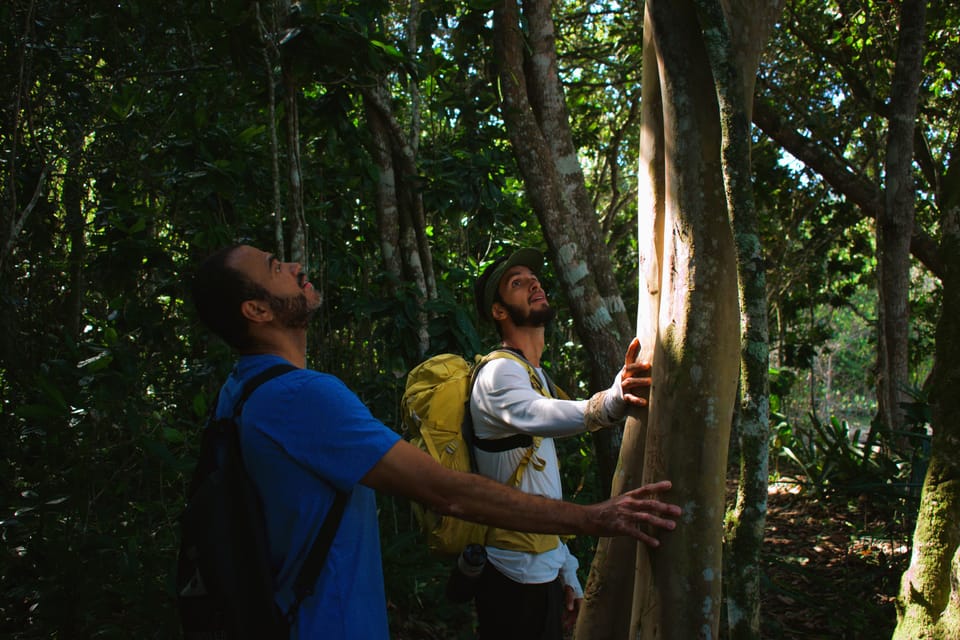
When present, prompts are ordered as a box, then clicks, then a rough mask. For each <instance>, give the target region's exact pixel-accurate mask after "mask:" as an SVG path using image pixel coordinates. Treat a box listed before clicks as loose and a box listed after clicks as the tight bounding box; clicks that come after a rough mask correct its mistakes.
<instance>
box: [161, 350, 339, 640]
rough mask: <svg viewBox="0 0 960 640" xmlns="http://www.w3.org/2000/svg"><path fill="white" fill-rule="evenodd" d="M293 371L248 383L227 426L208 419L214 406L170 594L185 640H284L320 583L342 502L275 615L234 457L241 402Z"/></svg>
mask: <svg viewBox="0 0 960 640" xmlns="http://www.w3.org/2000/svg"><path fill="white" fill-rule="evenodd" d="M295 368H296V367H294V366H293V365H289V364H281V365H276V366H273V367H271V368H269V369H267V370H266V371H263V372H262V373H260V374H259V375H257V376H254V377H253V378H251V379H250V380H249V381H248V382H247V383H246V385H244V388H243V393H242V394H241V396H240V400H239V401H238V402H237V405H236V406H235V407H234V410H233V414H232V416H231V417H230V418H223V419H216V418H214V413H213V412H215V411H216V403H215V404H214V407H213V412H211V414H210V417H209V418H208V420H207V426H206V428H204V430H203V439H202V441H201V445H200V457H199V459H198V461H197V467H196V470H195V471H194V476H193V481H192V482H191V484H190V493H189V496H188V500H187V506H186V508H185V509H184V511H183V514H182V515H181V517H180V551H179V554H178V557H177V578H176V587H177V606H178V609H179V612H180V622H181V627H182V629H183V637H184V638H185V639H186V640H214V639H216V640H228V639H229V640H241V639H245V638H250V639H254V638H256V639H258V640H272V639H277V640H281V639H283V640H286V638H288V637H289V635H290V631H289V621H291V620H293V617H294V615H295V614H296V611H297V607H298V606H299V605H300V602H301V601H302V600H303V599H304V598H305V597H307V596H309V595H310V594H311V593H312V591H313V586H314V583H315V582H316V579H317V577H318V576H319V575H320V570H321V568H322V567H323V563H324V560H325V559H326V555H327V551H328V550H329V548H330V543H331V542H332V541H333V537H334V535H335V534H336V531H337V527H339V525H340V516H341V515H343V509H344V507H345V505H346V500H347V494H345V493H344V492H342V491H337V492H336V498H335V499H334V502H333V505H332V506H331V508H330V511H329V512H328V513H327V516H326V518H325V519H324V522H323V525H322V526H321V528H320V532H319V533H318V534H317V539H316V541H315V542H314V544H313V547H312V548H311V549H310V553H309V554H308V555H307V559H306V560H305V561H304V563H303V567H302V568H301V569H300V573H299V574H298V575H297V579H296V580H295V582H294V596H295V598H294V603H293V606H292V607H291V608H290V610H289V611H286V612H284V611H280V609H279V607H277V606H276V604H275V603H274V599H273V597H274V594H275V586H274V578H273V574H272V572H271V570H270V563H269V555H268V549H267V537H266V524H265V521H264V516H263V507H262V505H261V504H260V499H259V497H258V494H257V491H256V488H255V487H254V486H253V483H252V481H251V480H250V477H249V476H248V475H247V472H246V469H244V466H243V459H242V458H241V455H240V436H239V433H238V419H239V417H240V413H241V412H242V411H243V404H244V402H246V400H247V398H249V397H250V394H252V393H253V392H254V390H255V389H256V388H257V387H259V386H260V385H261V384H263V383H264V382H266V381H267V380H270V379H271V378H275V377H277V376H279V375H282V374H284V373H286V372H288V371H291V370H293V369H295Z"/></svg>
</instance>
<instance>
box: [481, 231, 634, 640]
mask: <svg viewBox="0 0 960 640" xmlns="http://www.w3.org/2000/svg"><path fill="white" fill-rule="evenodd" d="M542 269H543V255H542V254H541V253H540V252H539V251H537V250H535V249H520V250H518V251H515V252H514V253H512V254H510V255H509V256H505V257H503V258H501V259H500V260H498V261H495V262H494V263H492V264H491V265H490V266H489V267H487V268H486V269H485V270H484V272H483V273H482V274H481V276H480V277H479V278H478V279H477V281H476V283H475V285H474V298H475V301H476V305H477V313H478V314H479V316H480V318H481V319H485V320H488V321H492V322H493V323H494V324H495V325H496V328H497V332H498V333H499V335H500V339H501V346H500V349H501V351H503V350H505V351H507V352H508V353H509V354H512V356H514V357H498V358H496V359H492V360H490V361H489V362H487V363H486V364H484V365H483V366H482V367H481V368H480V369H479V371H478V372H477V373H476V375H475V376H474V380H473V388H472V391H471V396H470V415H471V418H472V426H473V437H472V440H473V442H472V444H473V445H474V448H475V456H476V462H477V468H478V470H479V472H480V473H481V474H483V475H486V476H488V477H490V478H493V479H494V480H497V481H499V482H502V483H504V484H510V485H513V486H517V487H518V488H519V489H520V490H521V491H523V492H525V493H529V494H532V495H541V496H547V497H550V498H554V499H562V497H563V491H562V488H561V485H560V471H559V467H558V463H557V452H556V448H555V446H554V441H553V439H554V438H557V437H563V436H571V435H575V434H578V433H582V432H584V431H588V430H589V431H592V430H596V429H602V428H606V427H611V426H614V425H616V424H619V423H620V422H621V421H622V420H623V418H624V417H625V415H626V411H627V407H628V405H636V406H643V405H645V404H646V398H645V397H643V395H646V394H648V393H649V387H650V377H649V375H650V374H649V372H650V366H649V364H646V363H635V362H634V361H635V360H636V359H637V355H638V352H639V342H638V341H637V340H636V339H634V340H633V342H632V343H631V344H630V346H629V347H628V348H627V353H626V357H625V365H624V369H623V370H621V372H620V373H618V374H617V377H616V379H615V380H614V382H613V384H612V385H611V386H610V388H609V389H608V390H606V391H602V392H600V393H597V394H595V395H594V396H593V397H591V398H590V399H588V400H570V399H569V398H568V397H567V396H566V394H564V393H563V392H562V391H560V390H559V389H557V388H556V387H555V386H554V385H553V384H552V383H551V382H550V380H549V378H548V377H547V375H546V373H545V372H544V370H543V369H542V368H541V366H540V357H541V355H542V354H543V349H544V339H545V338H544V336H545V330H546V327H547V325H548V324H549V323H550V322H551V321H552V320H553V318H554V316H555V315H556V310H555V309H554V308H552V307H551V306H550V302H549V301H548V299H547V294H546V292H545V291H544V289H543V286H542V285H541V282H540V279H539V276H538V274H539V273H540V271H541V270H542ZM639 394H643V395H639ZM485 547H486V551H487V559H488V561H487V564H486V566H485V568H484V571H483V573H482V574H481V576H480V580H479V584H478V587H477V590H476V593H475V602H476V607H477V620H478V624H479V632H480V633H479V637H480V639H481V640H513V639H516V640H531V639H536V640H562V638H563V637H564V632H565V630H569V629H570V628H572V626H573V624H574V622H575V621H576V616H577V613H578V611H579V607H580V603H581V601H582V599H583V589H582V587H581V585H580V582H579V580H578V579H577V567H578V562H577V559H576V557H574V556H573V554H571V553H570V551H569V549H568V548H567V546H566V544H564V542H562V541H561V540H560V539H559V538H558V537H557V536H555V535H543V534H525V533H518V532H515V531H508V530H504V529H494V530H492V531H491V533H490V534H489V535H488V536H487V539H486V544H485Z"/></svg>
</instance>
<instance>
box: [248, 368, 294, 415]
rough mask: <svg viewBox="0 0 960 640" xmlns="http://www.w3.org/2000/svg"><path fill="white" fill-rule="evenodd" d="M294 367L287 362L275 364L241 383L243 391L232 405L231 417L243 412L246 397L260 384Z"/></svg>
mask: <svg viewBox="0 0 960 640" xmlns="http://www.w3.org/2000/svg"><path fill="white" fill-rule="evenodd" d="M296 368H297V367H295V366H293V365H292V364H289V363H281V364H275V365H273V366H272V367H268V368H266V369H264V370H263V371H261V372H260V373H258V374H257V375H255V376H253V377H252V378H250V379H249V380H247V381H246V383H244V385H243V391H242V392H241V393H240V399H239V400H237V404H236V405H234V407H233V417H234V418H239V417H240V413H241V412H243V405H244V403H246V401H247V399H248V398H249V397H250V394H252V393H253V392H254V391H256V390H257V388H258V387H259V386H260V385H262V384H263V383H264V382H266V381H268V380H273V379H274V378H276V377H277V376H281V375H283V374H285V373H287V372H288V371H293V370H294V369H296Z"/></svg>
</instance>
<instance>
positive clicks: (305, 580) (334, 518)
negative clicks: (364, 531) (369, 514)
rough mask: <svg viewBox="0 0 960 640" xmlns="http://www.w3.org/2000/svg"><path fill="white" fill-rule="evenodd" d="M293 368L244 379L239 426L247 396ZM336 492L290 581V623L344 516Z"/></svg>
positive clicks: (276, 367) (276, 368) (236, 411)
mask: <svg viewBox="0 0 960 640" xmlns="http://www.w3.org/2000/svg"><path fill="white" fill-rule="evenodd" d="M296 368H297V367H295V366H293V365H292V364H286V363H284V364H276V365H274V366H272V367H269V368H267V369H264V370H263V371H261V372H260V373H258V374H257V375H255V376H253V377H252V378H250V379H249V380H247V382H246V384H244V385H243V392H242V393H241V394H240V399H239V400H238V401H237V404H236V406H235V407H234V409H233V417H234V419H235V421H236V422H237V426H238V427H239V418H240V414H241V413H242V412H243V405H244V403H245V402H246V401H247V399H248V398H249V397H250V395H251V394H252V393H253V392H254V391H256V389H257V387H259V386H260V385H262V384H263V383H264V382H266V381H267V380H272V379H273V378H276V377H277V376H280V375H283V374H284V373H287V372H288V371H292V370H294V369H296ZM335 491H336V495H335V496H334V498H333V504H332V505H331V506H330V510H329V511H327V515H326V516H325V517H324V519H323V524H322V525H320V532H319V533H317V538H316V540H314V541H313V545H312V546H311V547H310V551H309V552H308V553H307V559H306V560H304V561H303V565H302V566H301V567H300V571H299V572H298V573H297V577H296V578H295V579H294V581H293V596H294V599H293V604H292V605H291V606H290V609H289V610H288V611H287V613H286V618H287V621H288V622H290V623H292V622H293V618H294V616H295V615H296V613H297V609H299V608H300V603H301V602H303V599H304V598H306V597H308V596H310V595H311V594H313V587H314V585H315V584H316V582H317V578H319V577H320V571H321V570H322V569H323V563H324V562H325V561H326V559H327V553H328V552H329V551H330V545H331V544H332V543H333V538H334V536H335V535H336V534H337V529H339V528H340V520H341V518H342V517H343V511H344V509H345V508H346V506H347V499H348V498H349V497H350V496H349V495H348V494H347V493H345V492H343V491H339V490H335Z"/></svg>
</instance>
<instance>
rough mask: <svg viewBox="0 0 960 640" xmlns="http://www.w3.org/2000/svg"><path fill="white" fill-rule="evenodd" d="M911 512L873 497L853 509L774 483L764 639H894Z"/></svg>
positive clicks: (854, 504) (841, 501)
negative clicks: (797, 493)
mask: <svg viewBox="0 0 960 640" xmlns="http://www.w3.org/2000/svg"><path fill="white" fill-rule="evenodd" d="M898 510H899V511H900V512H901V513H898ZM903 510H904V507H903V506H902V505H899V504H893V505H891V504H890V503H884V502H883V501H880V500H874V499H873V498H872V497H871V496H861V498H860V499H859V500H854V501H852V502H849V503H848V501H847V500H846V499H844V498H841V497H834V498H831V499H817V498H814V497H810V496H804V495H796V494H795V493H794V492H792V491H791V490H790V488H789V486H788V485H782V484H778V485H771V487H770V494H769V503H768V511H767V527H766V536H765V540H764V547H763V551H762V560H763V567H764V575H763V578H762V580H763V583H762V585H761V589H762V592H763V595H762V598H763V599H762V605H761V627H762V631H763V637H764V638H776V639H777V640H799V639H801V638H802V639H804V640H810V639H814V638H816V639H821V638H822V639H823V640H875V639H880V638H890V637H891V635H892V633H893V630H894V627H895V626H896V610H895V607H894V601H895V598H896V594H897V589H898V588H899V582H900V576H901V574H902V573H903V572H904V571H905V570H906V568H907V565H908V564H909V561H910V542H911V538H912V535H913V522H912V521H913V515H912V514H911V516H910V517H909V524H904V517H903V513H902V511H903Z"/></svg>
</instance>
